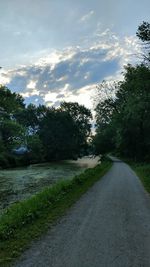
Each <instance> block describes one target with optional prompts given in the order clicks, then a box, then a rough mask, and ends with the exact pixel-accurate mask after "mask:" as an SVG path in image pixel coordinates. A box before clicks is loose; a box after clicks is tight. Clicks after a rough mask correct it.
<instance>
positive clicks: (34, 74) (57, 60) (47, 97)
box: [1, 27, 140, 108]
mask: <svg viewBox="0 0 150 267" xmlns="http://www.w3.org/2000/svg"><path fill="white" fill-rule="evenodd" d="M96 32H97V33H98V30H97V29H96ZM94 36H95V38H94ZM139 52H140V46H139V44H138V41H137V39H136V37H135V36H125V37H124V38H123V39H121V38H120V37H119V36H117V35H116V34H115V33H114V32H112V31H111V30H110V29H106V30H104V31H101V32H100V27H99V38H97V36H96V35H95V33H94V34H93V39H91V41H90V42H89V43H88V44H87V46H86V47H84V46H81V45H80V46H71V47H70V46H68V47H66V48H65V49H62V50H60V49H58V50H55V51H52V52H48V51H47V52H46V51H45V55H43V56H41V57H39V59H38V60H36V61H35V62H34V63H32V64H28V65H22V66H20V67H18V68H17V69H11V70H8V71H3V72H2V71H1V80H2V82H3V83H5V84H6V85H7V86H8V87H9V88H10V89H11V90H13V91H16V92H18V93H21V95H22V96H23V97H25V101H26V103H27V104H28V103H30V102H32V103H34V104H39V103H41V104H43V103H45V104H46V105H47V106H52V105H54V106H58V105H59V104H60V102H61V101H77V102H79V103H81V104H85V105H86V106H87V107H90V108H91V105H92V101H91V98H92V95H93V94H94V92H95V90H96V85H97V84H98V83H100V82H102V80H104V79H105V80H106V79H108V80H114V79H121V77H122V74H121V72H122V71H123V66H124V65H125V64H126V63H127V62H131V63H132V62H134V61H135V58H137V57H135V54H137V53H139Z"/></svg>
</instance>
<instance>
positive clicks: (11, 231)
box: [0, 161, 112, 266]
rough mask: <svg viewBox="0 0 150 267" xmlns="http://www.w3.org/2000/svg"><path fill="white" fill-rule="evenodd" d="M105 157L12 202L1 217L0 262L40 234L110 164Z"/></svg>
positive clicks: (8, 261)
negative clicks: (104, 159) (84, 169)
mask: <svg viewBox="0 0 150 267" xmlns="http://www.w3.org/2000/svg"><path fill="white" fill-rule="evenodd" d="M111 164H112V163H111V162H109V161H105V162H102V164H101V165H97V166H96V167H94V168H92V169H87V170H86V171H85V172H84V173H82V174H80V175H78V176H75V177H74V178H73V179H72V180H64V181H61V182H58V183H57V184H56V185H54V186H53V187H50V188H46V189H45V190H43V191H42V192H40V193H38V194H36V195H34V196H33V197H31V198H30V199H28V200H24V201H22V202H19V203H17V204H14V205H12V206H11V207H10V208H9V209H7V211H6V212H5V213H4V214H3V215H2V216H1V218H0V266H9V263H10V262H12V261H13V260H14V259H15V258H16V257H17V256H19V255H20V254H21V252H22V251H23V250H24V249H25V248H27V247H28V246H29V244H30V241H32V240H33V239H35V238H36V237H38V236H40V235H41V234H42V233H43V232H44V231H46V229H48V228H49V227H50V226H51V225H52V224H53V223H54V222H55V221H56V220H57V219H58V218H59V217H60V216H61V215H63V214H64V213H65V211H67V209H68V208H69V207H70V206H71V205H72V204H73V203H74V202H75V201H76V200H77V199H79V198H80V197H81V195H82V194H83V193H85V192H86V191H87V190H88V188H90V187H91V186H92V185H93V184H94V183H95V182H96V181H97V180H99V179H100V178H101V177H102V176H103V175H104V174H105V173H106V172H107V171H108V169H109V168H110V167H111Z"/></svg>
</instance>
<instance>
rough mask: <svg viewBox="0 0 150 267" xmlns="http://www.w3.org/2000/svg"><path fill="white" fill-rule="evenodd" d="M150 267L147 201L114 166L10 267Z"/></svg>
mask: <svg viewBox="0 0 150 267" xmlns="http://www.w3.org/2000/svg"><path fill="white" fill-rule="evenodd" d="M31 266H32V267H101V266H102V267H150V198H149V195H148V194H147V193H146V192H145V191H144V189H143V187H142V185H141V183H140V181H139V179H138V178H137V177H136V175H135V173H134V172H133V171H132V170H131V169H130V167H129V166H128V165H126V164H125V163H123V162H119V161H115V162H114V164H113V166H112V168H111V170H110V171H109V172H108V173H107V174H106V175H105V177H104V178H103V179H102V180H101V181H99V182H97V183H96V184H95V185H94V186H93V187H92V188H91V189H90V190H89V191H88V192H87V193H86V194H85V195H83V196H82V197H81V199H80V200H79V201H78V202H77V203H76V204H75V205H74V206H73V207H72V208H71V209H70V210H69V212H68V213H67V215H66V216H64V217H63V218H62V219H61V220H60V222H59V223H58V224H57V225H56V226H54V227H53V228H52V229H51V230H49V232H48V233H47V234H46V235H45V236H43V237H42V238H41V239H40V240H38V241H37V242H34V243H33V245H32V246H31V248H30V249H29V250H27V251H26V252H25V253H24V254H23V255H22V257H21V259H20V260H19V261H18V262H17V263H16V265H15V267H31Z"/></svg>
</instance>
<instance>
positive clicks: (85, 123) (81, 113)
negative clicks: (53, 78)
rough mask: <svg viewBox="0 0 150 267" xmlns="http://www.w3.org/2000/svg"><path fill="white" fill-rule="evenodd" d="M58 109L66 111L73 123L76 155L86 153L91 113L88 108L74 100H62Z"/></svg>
mask: <svg viewBox="0 0 150 267" xmlns="http://www.w3.org/2000/svg"><path fill="white" fill-rule="evenodd" d="M60 109H61V110H62V111H65V112H67V113H68V114H69V115H70V116H71V118H72V120H73V122H74V125H75V136H74V138H75V140H74V142H75V146H76V153H77V155H80V154H84V153H86V150H87V148H88V142H87V141H88V138H89V136H90V134H91V124H90V120H91V119H92V114H91V111H90V110H89V109H87V108H86V107H84V106H83V105H79V104H78V103H76V102H74V103H72V102H63V103H61V106H60Z"/></svg>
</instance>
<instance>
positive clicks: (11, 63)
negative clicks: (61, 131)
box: [0, 0, 150, 107]
mask: <svg viewBox="0 0 150 267" xmlns="http://www.w3.org/2000/svg"><path fill="white" fill-rule="evenodd" d="M149 14H150V1H149V0H143V1H141V0H130V1H129V0H126V1H124V0H105V1H101V0H76V1H74V0H59V1H58V0H32V1H31V0H30V1H29V0H26V1H24V0H5V1H3V0H0V34H1V41H0V59H1V62H0V66H2V70H1V76H0V82H1V83H4V84H6V85H7V86H8V87H9V88H10V89H11V90H13V91H16V92H18V93H21V94H22V95H23V96H24V97H25V100H26V103H30V102H33V103H35V104H39V103H45V104H46V105H48V106H51V105H55V106H58V105H59V103H60V101H63V100H66V101H78V102H79V103H82V104H85V105H86V106H89V107H91V105H92V101H91V97H92V95H93V94H94V92H95V90H96V85H97V84H98V83H100V82H101V81H102V80H103V79H109V80H113V79H118V78H120V77H121V75H120V73H121V71H122V69H123V65H124V64H126V63H127V62H134V61H135V59H136V58H137V57H136V56H135V54H138V53H140V43H139V40H138V39H137V38H136V36H135V33H136V30H137V27H138V25H139V24H140V23H142V21H143V20H145V21H149Z"/></svg>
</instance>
